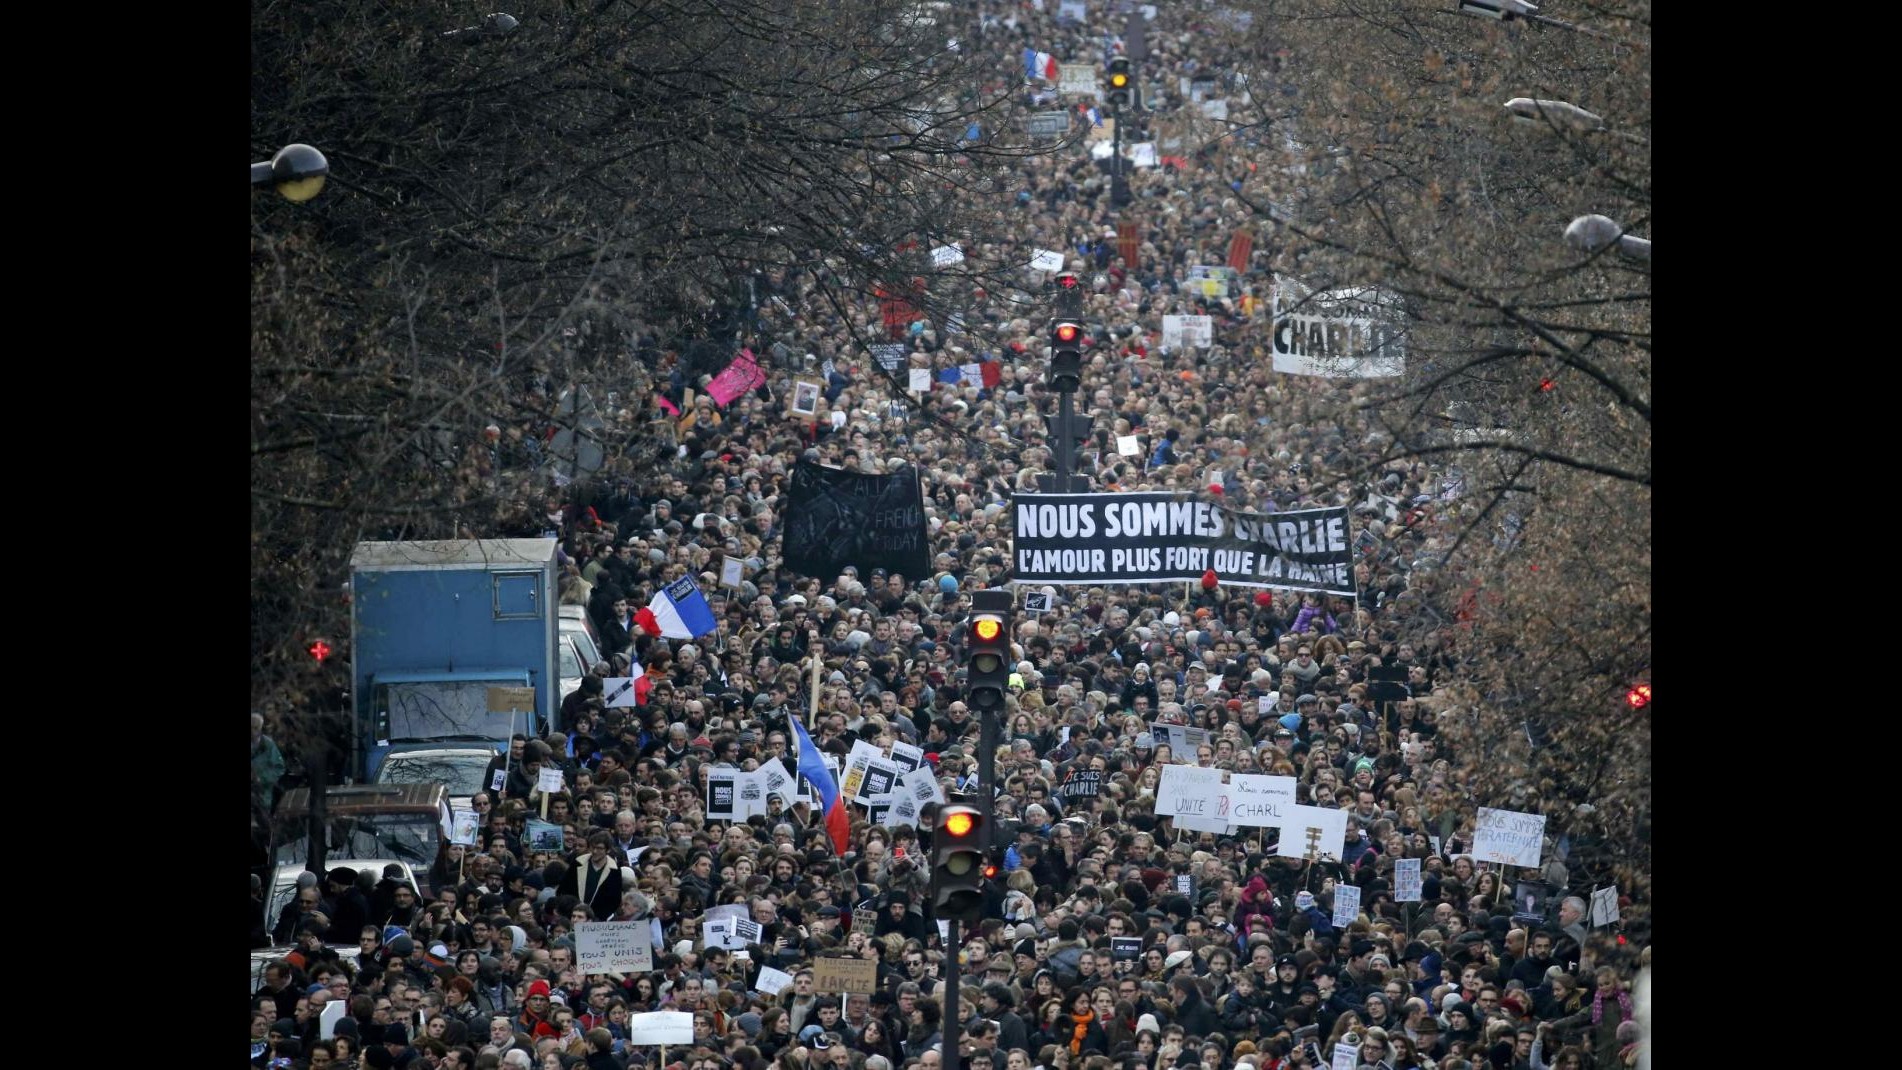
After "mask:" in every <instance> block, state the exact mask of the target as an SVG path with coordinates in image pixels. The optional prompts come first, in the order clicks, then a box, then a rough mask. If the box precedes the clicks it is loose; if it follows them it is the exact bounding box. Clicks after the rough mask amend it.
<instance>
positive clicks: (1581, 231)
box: [1565, 215, 1651, 261]
mask: <svg viewBox="0 0 1902 1070" xmlns="http://www.w3.org/2000/svg"><path fill="white" fill-rule="evenodd" d="M1565 244H1567V245H1570V246H1571V247H1572V248H1574V249H1579V250H1582V251H1584V252H1588V253H1596V252H1598V251H1600V250H1602V249H1606V248H1609V247H1611V246H1613V245H1616V246H1617V247H1618V252H1619V253H1620V254H1621V255H1623V256H1628V257H1630V258H1631V259H1633V260H1647V261H1648V260H1650V259H1651V239H1649V238H1640V237H1638V236H1637V235H1635V234H1626V233H1625V228H1623V227H1621V226H1619V225H1618V224H1616V223H1614V222H1612V221H1611V220H1610V219H1608V218H1606V217H1605V216H1602V215H1582V216H1579V217H1578V218H1577V219H1574V220H1572V222H1571V224H1570V225H1569V226H1567V227H1566V228H1565Z"/></svg>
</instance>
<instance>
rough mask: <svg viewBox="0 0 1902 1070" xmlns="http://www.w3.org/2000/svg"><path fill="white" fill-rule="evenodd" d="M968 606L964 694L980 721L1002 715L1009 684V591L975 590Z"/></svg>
mask: <svg viewBox="0 0 1902 1070" xmlns="http://www.w3.org/2000/svg"><path fill="white" fill-rule="evenodd" d="M1000 603H1001V604H1000ZM971 610H972V612H971V625H970V627H971V645H970V662H969V666H970V673H969V679H968V681H967V682H968V684H969V691H970V694H969V696H968V697H969V699H970V703H971V711H972V712H973V713H975V714H977V715H978V717H979V718H980V721H979V723H982V718H986V717H998V718H1001V717H1003V715H1004V696H1005V695H1006V694H1007V693H1008V691H1009V687H1010V592H1008V591H977V592H975V593H974V594H973V595H972V597H971Z"/></svg>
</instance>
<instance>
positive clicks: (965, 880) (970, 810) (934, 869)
mask: <svg viewBox="0 0 1902 1070" xmlns="http://www.w3.org/2000/svg"><path fill="white" fill-rule="evenodd" d="M984 868H985V861H984V815H983V814H981V813H979V812H978V809H977V808H976V807H974V806H961V805H953V806H944V807H940V808H939V810H938V828H937V831H936V833H935V834H934V836H933V839H932V844H931V906H932V916H933V917H935V918H936V919H937V920H939V921H950V920H952V919H956V920H958V921H965V922H976V921H977V920H978V917H979V915H980V914H981V913H982V912H983V910H984Z"/></svg>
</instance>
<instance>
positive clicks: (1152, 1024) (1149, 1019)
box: [1136, 1014, 1162, 1036]
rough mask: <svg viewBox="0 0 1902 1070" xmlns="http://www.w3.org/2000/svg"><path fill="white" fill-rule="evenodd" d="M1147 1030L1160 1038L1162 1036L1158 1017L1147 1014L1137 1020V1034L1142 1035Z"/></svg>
mask: <svg viewBox="0 0 1902 1070" xmlns="http://www.w3.org/2000/svg"><path fill="white" fill-rule="evenodd" d="M1145 1029H1147V1030H1149V1031H1150V1032H1151V1033H1155V1034H1156V1035H1158V1036H1160V1035H1161V1034H1162V1026H1161V1025H1160V1024H1158V1023H1157V1021H1156V1016H1155V1015H1153V1014H1145V1015H1143V1016H1142V1017H1141V1018H1138V1019H1136V1032H1138V1033H1140V1032H1142V1031H1143V1030H1145Z"/></svg>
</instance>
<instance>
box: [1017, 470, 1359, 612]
mask: <svg viewBox="0 0 1902 1070" xmlns="http://www.w3.org/2000/svg"><path fill="white" fill-rule="evenodd" d="M1011 515H1012V518H1013V521H1014V533H1013V536H1012V540H1011V561H1012V565H1013V570H1012V575H1011V581H1012V582H1014V583H1031V584H1036V583H1078V584H1106V583H1163V582H1175V581H1184V580H1199V579H1201V578H1202V574H1203V573H1204V572H1206V571H1208V570H1209V569H1214V570H1215V575H1216V578H1217V579H1219V580H1220V581H1221V582H1223V583H1226V584H1233V585H1236V586H1241V587H1271V588H1276V589H1279V590H1287V591H1323V592H1326V593H1329V594H1342V595H1352V594H1353V593H1354V547H1353V542H1352V532H1351V530H1350V529H1349V527H1348V519H1347V508H1346V507H1345V506H1342V507H1340V508H1335V509H1303V510H1300V511H1298V512H1288V513H1250V512H1244V511H1242V510H1239V509H1230V508H1228V507H1227V506H1225V505H1221V504H1218V503H1215V502H1207V501H1197V500H1194V499H1190V498H1178V497H1177V496H1176V495H1173V494H1169V493H1166V492H1165V493H1145V494H1019V495H1017V497H1016V500H1015V501H1014V502H1013V504H1012V508H1011Z"/></svg>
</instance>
